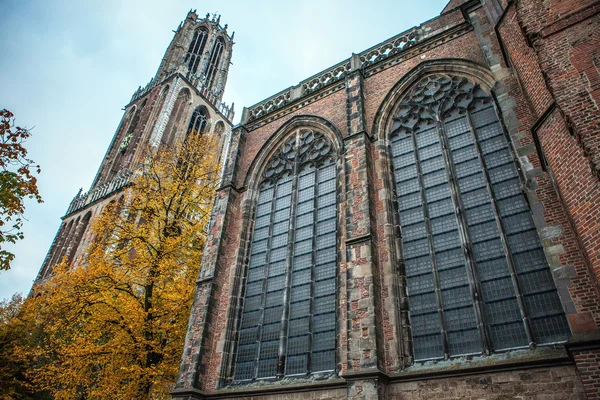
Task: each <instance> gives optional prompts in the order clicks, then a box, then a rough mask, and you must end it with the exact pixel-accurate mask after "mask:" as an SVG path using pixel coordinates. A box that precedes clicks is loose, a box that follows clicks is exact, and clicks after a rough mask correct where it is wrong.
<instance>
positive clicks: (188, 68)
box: [155, 10, 235, 102]
mask: <svg viewBox="0 0 600 400" xmlns="http://www.w3.org/2000/svg"><path fill="white" fill-rule="evenodd" d="M234 35H235V32H234V33H232V34H231V36H230V35H229V34H228V33H227V24H225V25H224V26H221V16H220V15H217V14H213V15H211V14H206V16H205V17H204V18H198V15H197V14H196V10H193V11H190V12H189V13H188V15H187V18H186V19H185V20H184V21H182V22H181V24H180V25H179V27H178V28H177V30H176V31H175V37H174V38H173V41H172V42H171V44H170V45H169V47H168V48H167V51H166V52H165V56H164V57H163V59H162V62H161V64H160V67H159V68H158V71H157V72H156V78H155V79H158V80H160V79H162V78H164V77H166V76H169V75H170V74H172V73H174V72H176V71H178V72H180V73H181V74H182V75H184V76H185V77H186V78H187V79H188V80H189V81H190V82H191V83H192V84H193V85H194V86H195V87H196V88H197V89H198V90H199V91H201V92H202V93H204V94H205V95H206V96H207V97H210V98H214V100H215V102H220V101H221V100H222V97H223V92H224V90H225V83H226V82H227V73H228V72H229V65H230V64H231V53H232V48H233V44H234V42H233V38H234Z"/></svg>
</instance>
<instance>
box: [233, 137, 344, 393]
mask: <svg viewBox="0 0 600 400" xmlns="http://www.w3.org/2000/svg"><path fill="white" fill-rule="evenodd" d="M336 182H337V174H336V164H335V160H334V150H333V146H332V145H331V142H330V141H329V140H328V139H327V137H326V136H325V135H323V134H322V133H320V132H317V131H314V130H310V129H300V130H298V131H296V132H294V133H293V134H292V135H291V136H290V137H289V138H288V139H287V140H285V141H284V142H283V143H282V144H281V145H280V147H279V148H278V149H277V150H276V151H275V153H274V154H273V155H272V156H271V158H270V159H269V161H268V162H267V166H266V168H265V171H264V173H263V174H262V176H261V183H260V185H259V193H258V204H257V208H256V215H255V219H254V232H253V236H252V242H251V248H250V259H249V265H248V273H247V278H246V280H247V281H246V287H245V294H244V306H243V310H242V317H241V326H240V330H239V341H238V349H237V357H236V362H235V380H236V381H245V380H252V379H257V378H258V379H260V378H274V377H281V376H290V375H305V374H308V373H314V372H322V371H332V370H334V369H335V363H336V353H335V347H336V275H337V267H336V257H337V255H336V254H337V250H336V231H337V229H336V226H337V220H336V217H337V193H336Z"/></svg>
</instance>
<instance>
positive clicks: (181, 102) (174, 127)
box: [161, 88, 192, 147]
mask: <svg viewBox="0 0 600 400" xmlns="http://www.w3.org/2000/svg"><path fill="white" fill-rule="evenodd" d="M191 99H192V92H191V91H190V89H188V88H183V89H181V90H180V91H179V93H178V94H177V97H176V100H175V104H173V109H172V110H171V115H170V116H169V121H168V123H167V126H166V127H165V131H164V133H163V136H162V138H161V146H167V147H169V146H172V145H173V144H174V143H175V139H176V137H177V132H178V131H179V130H180V128H181V124H182V120H183V116H184V115H186V114H187V112H186V111H187V109H188V106H189V105H190V104H191V103H190V102H191Z"/></svg>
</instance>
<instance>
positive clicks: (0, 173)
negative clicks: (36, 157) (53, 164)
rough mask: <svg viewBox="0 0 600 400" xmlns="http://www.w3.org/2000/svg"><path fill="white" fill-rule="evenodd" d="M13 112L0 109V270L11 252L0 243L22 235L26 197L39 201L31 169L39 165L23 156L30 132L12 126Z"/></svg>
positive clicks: (9, 257) (18, 238)
mask: <svg viewBox="0 0 600 400" xmlns="http://www.w3.org/2000/svg"><path fill="white" fill-rule="evenodd" d="M14 122H15V121H14V119H13V113H11V112H10V111H8V110H6V109H4V110H1V111H0V270H7V269H10V263H11V261H12V260H13V259H14V258H15V255H14V254H13V253H11V252H9V251H7V250H6V249H3V248H2V246H3V245H4V243H5V242H8V243H16V242H17V240H20V239H23V238H24V235H23V231H22V230H21V228H22V227H23V220H24V217H23V213H24V212H25V203H24V200H25V199H26V198H29V199H34V200H36V201H37V202H38V203H41V202H42V197H41V196H40V194H39V193H38V188H37V179H36V177H35V176H33V172H32V170H35V171H36V172H37V173H38V174H39V173H40V171H41V170H40V166H39V165H34V162H33V160H31V159H29V158H27V149H26V148H25V146H24V144H25V142H26V141H27V139H28V138H29V137H30V136H31V132H30V131H29V130H27V129H25V128H21V127H20V126H15V123H14Z"/></svg>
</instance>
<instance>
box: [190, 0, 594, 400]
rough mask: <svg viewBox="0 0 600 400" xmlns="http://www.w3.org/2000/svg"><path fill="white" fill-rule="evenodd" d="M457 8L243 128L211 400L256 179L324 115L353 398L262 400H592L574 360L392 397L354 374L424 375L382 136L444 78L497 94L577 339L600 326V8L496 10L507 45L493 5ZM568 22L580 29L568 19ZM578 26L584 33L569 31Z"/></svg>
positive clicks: (216, 285)
mask: <svg viewBox="0 0 600 400" xmlns="http://www.w3.org/2000/svg"><path fill="white" fill-rule="evenodd" d="M490 1H491V0H490ZM460 3H461V2H460V1H453V2H451V3H450V4H449V6H448V7H447V9H446V11H448V12H446V13H445V14H443V15H442V16H441V17H439V18H436V19H433V20H431V21H428V22H426V23H425V24H423V27H425V28H427V29H426V30H425V31H424V32H426V33H425V35H426V37H425V39H426V40H424V42H423V43H421V44H417V45H415V46H413V47H411V48H408V49H406V50H403V52H401V53H400V54H399V55H398V56H396V57H397V58H390V59H387V60H386V61H384V62H382V63H380V64H374V65H372V66H369V67H366V68H363V69H361V70H360V71H358V70H357V69H355V68H354V67H355V65H354V64H356V63H357V61H356V57H353V59H352V62H353V63H354V64H353V65H354V66H353V67H352V70H351V71H350V72H349V73H348V74H347V75H346V76H345V78H344V79H343V80H340V81H337V82H335V83H333V84H332V85H330V86H329V87H325V88H323V89H321V90H320V91H316V92H314V93H311V94H308V95H306V96H304V97H300V99H299V100H294V102H292V103H291V104H286V105H284V106H282V107H281V108H279V109H277V110H275V111H273V113H272V114H270V115H269V114H267V115H266V116H261V117H260V118H258V119H255V120H253V121H252V122H251V123H248V124H246V125H245V128H246V129H248V132H247V134H244V135H240V136H239V137H237V136H235V135H234V139H233V147H235V148H236V150H235V154H234V155H233V156H234V158H235V161H234V162H232V163H230V165H228V166H227V168H226V176H227V180H228V181H229V180H230V181H231V182H232V185H233V189H232V192H231V193H232V195H231V198H230V199H229V201H228V208H227V217H226V218H220V217H218V216H217V219H216V220H215V227H217V226H219V227H220V228H218V229H221V230H222V232H223V239H222V242H221V244H220V245H219V246H218V248H219V249H218V250H216V249H215V250H211V249H209V250H207V257H208V259H209V260H212V261H208V262H207V263H208V264H214V266H213V267H209V268H212V270H214V272H215V274H214V279H213V287H212V289H211V294H210V301H209V303H208V304H209V305H210V306H209V307H208V308H207V310H208V311H206V312H207V313H209V315H207V316H206V317H205V319H206V321H207V323H206V328H203V329H205V331H206V335H205V339H204V342H202V343H203V344H202V352H201V353H200V358H201V359H200V361H199V363H198V365H199V370H198V373H199V382H196V383H195V384H194V385H195V386H196V387H198V388H202V389H203V390H205V391H207V392H210V391H212V390H215V389H218V388H222V387H223V386H226V385H227V383H228V382H229V381H228V379H229V380H230V379H231V376H232V365H233V361H234V358H235V341H236V336H235V335H236V332H235V331H236V326H237V325H236V321H237V318H238V315H239V307H238V306H237V305H236V304H237V302H239V301H240V295H241V293H242V288H243V286H244V279H245V268H246V266H247V255H246V253H247V251H248V246H249V241H250V238H251V231H252V223H253V221H252V215H253V210H254V207H255V202H256V193H255V182H253V178H252V175H251V174H256V173H257V172H258V171H260V169H261V168H262V165H261V163H264V160H265V158H266V156H267V155H268V154H269V153H270V151H271V150H272V149H273V146H274V145H275V144H276V143H277V142H278V141H279V140H281V139H282V133H284V130H285V129H287V126H288V124H289V123H291V122H293V121H309V120H310V118H313V119H315V120H316V117H320V118H322V119H324V120H325V121H328V122H329V123H330V125H331V127H333V128H332V129H333V130H337V131H339V134H340V135H341V138H343V139H340V142H341V141H342V140H343V142H344V143H343V144H340V157H339V160H338V166H339V167H340V168H339V180H338V199H339V201H340V205H339V208H338V210H339V211H338V216H339V224H338V225H339V226H338V243H339V251H338V260H339V263H338V264H339V266H338V268H339V271H338V305H339V307H340V309H339V312H338V318H339V320H338V329H339V332H338V344H339V350H338V353H339V354H338V370H339V371H340V376H341V377H348V378H347V379H348V381H347V388H346V389H343V390H341V389H340V390H329V391H311V392H306V393H293V394H281V395H277V396H275V395H272V396H267V395H264V396H262V395H261V396H253V397H252V398H261V399H262V398H264V399H266V398H290V399H295V398H324V399H325V398H327V399H328V398H346V397H349V398H357V399H359V398H365V399H366V398H382V399H383V398H389V399H431V398H437V397H439V398H449V399H452V398H455V399H463V398H466V399H483V398H485V399H513V398H514V399H517V398H524V399H525V398H527V399H529V398H532V399H584V398H586V397H585V396H586V393H587V396H588V397H589V398H595V397H593V396H595V395H596V392H593V390H596V389H597V388H598V387H599V386H600V377H598V375H597V368H596V369H595V368H594V365H593V363H594V362H596V363H597V361H598V360H597V354H596V353H593V352H588V353H585V352H580V353H577V354H575V362H576V365H571V366H560V367H544V368H536V369H528V370H518V369H517V370H514V371H503V372H488V373H481V374H479V375H468V376H455V377H452V378H444V379H427V378H426V377H423V378H422V379H420V380H417V381H414V382H404V383H389V384H388V385H387V387H386V386H385V385H382V384H381V381H377V380H376V379H375V378H373V377H372V376H371V377H364V378H361V379H356V380H355V379H354V378H352V374H356V373H364V372H369V371H371V372H373V371H377V370H380V371H383V372H385V373H388V374H394V373H398V372H399V371H404V370H405V369H407V368H408V370H409V371H410V368H413V367H411V365H412V358H411V339H410V337H411V332H410V319H409V317H408V305H407V303H406V302H407V300H406V298H407V296H406V287H405V286H406V284H405V280H404V278H403V271H402V264H401V260H402V248H401V239H400V232H399V227H398V221H397V213H396V210H395V199H394V190H393V183H392V182H391V178H390V174H391V172H390V171H391V169H390V168H391V162H390V160H389V148H388V145H389V143H388V142H387V138H386V136H385V134H386V132H385V131H386V127H385V126H383V125H384V124H385V122H386V121H387V118H388V117H389V115H390V113H391V111H390V110H391V108H392V107H393V105H392V104H391V103H392V102H393V99H392V100H391V98H392V97H393V96H399V95H400V94H401V93H400V92H399V91H400V90H401V89H402V90H406V89H407V86H408V84H407V83H406V81H405V79H408V78H410V79H417V78H419V77H420V75H419V74H424V73H428V72H429V71H431V70H432V69H435V68H437V70H436V71H438V72H442V71H446V72H448V73H455V74H457V75H461V74H463V75H467V76H469V78H471V79H473V80H475V81H477V82H479V83H480V84H481V85H482V86H483V87H485V88H486V89H489V90H490V91H492V92H493V94H494V96H495V98H496V100H497V103H498V109H499V111H500V112H501V115H502V117H503V122H504V124H505V127H506V131H507V133H508V135H509V136H510V140H511V143H512V146H513V149H514V152H515V158H516V159H517V161H518V165H519V168H520V173H521V175H522V178H523V181H522V185H523V191H524V193H525V194H526V196H527V199H528V201H529V204H530V206H531V209H532V212H533V216H534V221H535V224H536V227H537V229H538V232H539V235H540V241H541V242H542V245H543V247H544V251H545V253H546V255H547V258H548V261H549V264H550V268H551V269H552V272H553V275H554V278H555V283H556V286H557V288H558V292H559V295H560V298H561V301H562V304H563V308H564V310H565V313H566V314H567V315H568V319H569V323H570V325H571V329H572V331H573V332H575V333H577V332H589V331H594V330H597V329H598V327H599V326H600V306H599V304H600V295H599V293H598V283H597V280H596V276H595V274H594V271H595V272H596V275H598V273H599V271H600V270H599V264H600V238H599V236H598V235H599V232H598V231H599V228H600V211H599V210H600V207H599V206H598V205H599V204H600V194H599V190H600V188H599V184H598V179H597V176H596V171H595V170H594V168H595V166H594V165H595V164H594V163H595V158H594V157H597V154H598V153H599V152H598V151H596V148H597V147H598V143H597V138H598V137H599V135H597V133H598V129H597V128H598V125H597V123H598V120H597V118H598V108H597V100H596V97H595V96H596V95H597V91H598V90H599V88H600V76H599V75H598V59H597V58H595V57H596V56H595V55H594V54H596V53H595V51H596V49H597V48H598V47H599V46H596V44H595V43H596V41H595V40H597V38H596V36H595V35H596V34H597V32H598V25H597V24H598V22H597V21H596V17H594V16H593V15H592V16H590V15H588V14H589V12H590V11H589V10H593V7H594V6H595V4H596V3H595V2H592V1H588V0H579V1H576V0H573V1H566V2H558V1H554V0H543V1H536V0H521V1H519V2H517V3H513V2H511V1H505V0H493V1H491V2H490V4H491V5H493V8H494V9H493V10H492V11H493V12H494V13H498V12H499V11H498V10H500V11H502V10H503V9H507V11H506V14H505V15H504V17H503V18H502V19H501V24H500V25H499V26H498V27H497V28H498V32H499V33H500V37H497V36H496V30H495V29H494V28H495V27H494V22H495V21H494V22H491V21H490V20H489V16H490V9H489V7H488V8H483V7H481V8H476V9H473V10H471V11H470V13H469V15H468V20H469V23H466V22H465V21H466V19H465V14H463V10H461V9H460V8H459V9H454V10H453V8H454V7H455V6H457V5H459V4H460ZM492 3H493V4H492ZM565 3H569V4H570V5H571V6H572V7H571V6H568V5H565ZM582 13H583V14H585V13H588V14H585V15H588V16H586V17H585V18H583V17H577V18H580V20H579V22H572V21H574V20H573V18H574V17H573V14H576V15H583V14H582ZM499 15H500V14H496V17H499ZM565 16H566V17H569V18H571V19H569V21H571V22H569V23H566V22H564V21H565V18H563V17H565ZM582 18H583V19H582ZM549 26H550V27H551V28H552V29H551V30H548V29H549V28H548V27H549ZM559 27H560V29H558V28H559ZM455 28H456V29H455ZM571 29H575V30H576V32H574V33H573V32H571V33H569V32H570V30H571ZM549 32H550V33H549ZM532 33H536V34H535V35H532ZM544 35H546V36H544ZM584 38H588V39H589V40H584ZM585 55H589V56H588V57H585ZM507 61H508V64H507ZM407 77H408V78H407ZM555 105H556V108H555V110H554V111H553V112H552V113H550V114H548V113H546V111H547V110H552V107H554V106H555ZM543 118H545V119H543ZM569 124H570V125H569ZM594 124H596V125H594ZM284 128H285V129H284ZM324 129H325V128H324ZM327 129H329V128H327ZM230 161H231V160H230ZM236 189H237V190H236ZM238 191H239V192H238ZM234 192H235V193H234ZM215 251H217V253H215ZM203 268H204V267H203ZM599 276H600V275H599ZM198 312H199V313H200V316H201V317H202V311H201V310H199V311H198ZM184 357H185V353H184ZM515 357H516V359H515V360H516V361H519V358H518V356H515ZM460 368H461V366H460V365H456V369H460ZM413 369H414V368H413ZM578 374H579V375H580V376H581V379H580V377H579V376H578ZM582 381H583V383H582ZM267 385H268V384H267ZM584 385H585V387H584ZM596 385H598V386H596ZM596 391H597V390H596ZM338 396H339V397H338Z"/></svg>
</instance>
